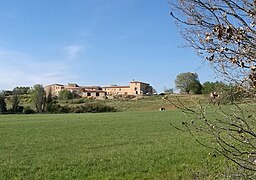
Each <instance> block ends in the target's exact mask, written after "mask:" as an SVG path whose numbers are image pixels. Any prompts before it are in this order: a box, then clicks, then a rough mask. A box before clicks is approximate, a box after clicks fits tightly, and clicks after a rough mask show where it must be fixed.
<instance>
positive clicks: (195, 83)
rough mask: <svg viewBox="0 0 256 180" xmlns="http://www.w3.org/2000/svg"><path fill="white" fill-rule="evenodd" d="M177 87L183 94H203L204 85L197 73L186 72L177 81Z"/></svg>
mask: <svg viewBox="0 0 256 180" xmlns="http://www.w3.org/2000/svg"><path fill="white" fill-rule="evenodd" d="M175 85H176V88H177V89H179V90H180V91H181V93H187V94H189V93H194V94H201V90H202V85H201V84H200V81H199V79H198V75H197V74H196V73H191V72H186V73H181V74H179V75H178V76H177V77H176V79H175Z"/></svg>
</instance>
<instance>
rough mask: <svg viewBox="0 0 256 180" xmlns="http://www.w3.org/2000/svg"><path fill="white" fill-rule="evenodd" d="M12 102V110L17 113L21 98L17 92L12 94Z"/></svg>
mask: <svg viewBox="0 0 256 180" xmlns="http://www.w3.org/2000/svg"><path fill="white" fill-rule="evenodd" d="M11 103H12V111H13V112H14V113H17V110H18V108H19V103H20V98H19V96H18V95H17V94H15V95H12V97H11Z"/></svg>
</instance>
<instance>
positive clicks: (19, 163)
mask: <svg viewBox="0 0 256 180" xmlns="http://www.w3.org/2000/svg"><path fill="white" fill-rule="evenodd" d="M170 117H172V118H171V120H172V123H175V124H177V125H178V124H180V122H181V121H183V119H184V116H183V115H182V113H179V112H178V111H165V112H146V113H145V112H133V113H129V112H125V113H100V114H61V115H59V114H56V115H49V114H43V115H42V114H36V115H19V116H17V115H13V116H6V117H5V118H1V117H0V127H1V131H0V133H1V136H0V144H1V148H0V159H1V163H0V179H225V178H222V176H221V174H223V169H224V168H225V164H224V162H223V161H222V159H221V158H220V157H219V156H218V155H217V154H216V155H214V154H213V155H212V153H211V154H209V152H211V151H209V150H208V149H206V148H204V147H201V146H199V145H198V144H197V143H196V141H195V140H193V139H191V137H190V136H189V135H188V134H186V133H183V132H180V131H176V130H173V129H172V128H171V127H170V125H169V123H170ZM215 156H216V157H215ZM205 167H207V168H205Z"/></svg>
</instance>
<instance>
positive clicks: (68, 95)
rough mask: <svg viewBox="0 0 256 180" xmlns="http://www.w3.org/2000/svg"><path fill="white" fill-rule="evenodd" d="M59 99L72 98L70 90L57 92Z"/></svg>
mask: <svg viewBox="0 0 256 180" xmlns="http://www.w3.org/2000/svg"><path fill="white" fill-rule="evenodd" d="M58 97H59V99H60V100H68V99H72V98H73V94H72V92H70V91H69V90H66V89H65V90H62V91H60V92H59V96H58Z"/></svg>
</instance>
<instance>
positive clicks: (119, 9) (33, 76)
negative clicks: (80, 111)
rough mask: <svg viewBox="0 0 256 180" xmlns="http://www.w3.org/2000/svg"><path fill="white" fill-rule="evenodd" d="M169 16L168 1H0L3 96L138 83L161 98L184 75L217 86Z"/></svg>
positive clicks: (0, 59)
mask: <svg viewBox="0 0 256 180" xmlns="http://www.w3.org/2000/svg"><path fill="white" fill-rule="evenodd" d="M169 13H170V7H169V4H168V0H107V1H104V0H36V1H35V0H22V1H21V0H8V1H4V0H2V1H0V90H1V89H2V90H7V89H9V90H12V89H13V88H14V87H16V86H33V85H34V84H42V85H48V84H54V83H59V84H67V83H77V84H79V85H85V86H90V85H99V86H108V85H113V84H116V85H128V84H129V82H130V81H132V80H133V79H134V80H137V81H142V82H147V83H149V84H151V85H152V86H153V87H154V88H155V89H156V90H157V92H163V90H164V88H175V83H174V80H175V78H176V76H177V75H178V74H179V73H183V72H196V73H197V74H198V75H199V79H200V81H201V82H202V83H203V82H205V81H214V74H213V71H212V70H211V69H210V68H209V65H208V64H207V63H206V62H204V61H202V59H200V58H199V57H198V56H197V55H196V54H195V52H194V50H193V49H189V48H183V47H182V46H183V45H184V41H183V39H182V38H181V37H180V35H179V29H178V27H177V26H176V25H175V23H174V20H173V19H172V18H171V17H170V15H169Z"/></svg>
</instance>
